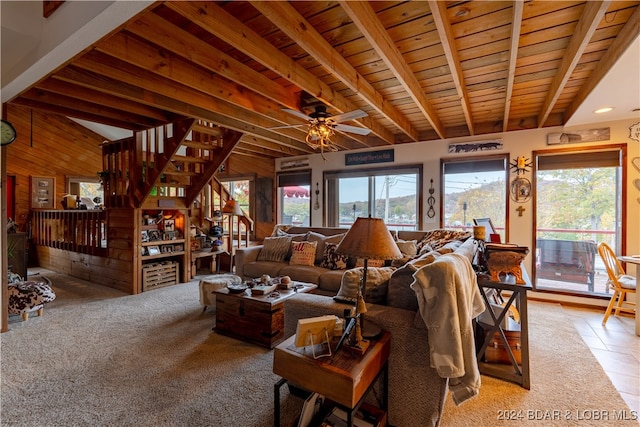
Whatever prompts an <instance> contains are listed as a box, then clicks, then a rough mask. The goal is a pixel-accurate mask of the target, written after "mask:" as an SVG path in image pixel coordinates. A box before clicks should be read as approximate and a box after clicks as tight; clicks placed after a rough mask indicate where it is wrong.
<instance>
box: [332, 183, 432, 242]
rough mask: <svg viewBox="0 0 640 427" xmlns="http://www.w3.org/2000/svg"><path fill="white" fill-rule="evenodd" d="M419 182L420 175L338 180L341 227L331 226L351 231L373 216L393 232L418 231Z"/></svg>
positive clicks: (338, 208) (339, 224) (339, 223)
mask: <svg viewBox="0 0 640 427" xmlns="http://www.w3.org/2000/svg"><path fill="white" fill-rule="evenodd" d="M419 178H420V174H419V173H418V172H410V173H397V174H396V173H393V174H391V173H389V174H380V175H366V176H352V177H341V178H337V179H336V181H337V196H338V197H337V198H338V200H337V201H336V200H334V203H335V206H336V209H337V212H338V215H337V218H338V224H332V225H334V226H340V227H348V226H349V225H351V224H353V223H354V222H355V220H356V218H358V217H365V216H369V215H371V216H373V217H376V218H382V219H383V220H384V222H385V223H386V224H387V227H388V228H389V229H390V230H417V229H418V227H419V223H420V221H419V217H418V216H419V213H418V212H419V210H418V200H419V197H418V179H419ZM336 202H337V203H336Z"/></svg>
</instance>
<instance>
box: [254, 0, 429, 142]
mask: <svg viewBox="0 0 640 427" xmlns="http://www.w3.org/2000/svg"><path fill="white" fill-rule="evenodd" d="M250 3H251V4H252V5H253V7H255V8H256V9H258V10H259V11H260V12H261V13H262V14H263V15H264V16H266V17H267V18H268V19H269V20H270V21H271V22H273V23H274V24H275V25H276V26H277V27H278V28H280V30H282V31H283V32H284V33H286V34H287V35H288V36H289V37H290V38H291V39H292V40H294V41H295V42H296V44H297V45H299V46H300V47H302V48H303V49H304V50H305V51H307V53H309V54H310V55H311V56H313V58H314V59H315V60H316V61H318V62H320V64H322V66H323V67H324V68H326V69H327V70H328V71H329V72H331V73H332V74H333V75H335V76H336V77H337V78H338V79H340V80H341V81H342V82H343V83H344V84H345V85H346V86H347V87H348V88H349V89H351V90H352V91H353V92H354V93H356V94H357V95H358V96H359V97H361V98H362V99H364V100H365V101H367V102H368V103H369V104H370V105H371V106H372V107H373V108H375V109H376V110H378V112H379V113H380V114H382V115H384V116H385V117H386V118H387V119H389V120H390V121H391V122H392V123H393V124H395V125H396V126H397V127H398V129H400V130H401V131H402V132H404V133H405V134H406V135H407V136H409V138H411V139H412V140H413V141H417V140H418V132H417V131H416V130H415V129H414V128H413V126H412V125H411V123H410V122H409V120H407V118H406V117H405V116H403V115H402V114H400V112H399V111H398V110H397V109H396V108H395V107H393V105H392V104H391V103H389V102H387V101H386V100H385V98H384V96H383V95H382V94H381V93H380V92H378V91H377V90H376V89H375V88H374V87H373V86H372V85H371V84H370V83H369V82H368V81H367V80H366V78H365V77H364V76H363V75H361V74H360V73H359V72H358V71H357V70H356V69H355V68H353V66H352V65H351V64H349V62H348V61H347V60H346V59H345V58H344V57H343V56H342V55H340V53H339V52H337V51H336V49H334V48H333V46H331V44H329V42H327V41H326V40H325V38H324V37H322V35H321V34H320V33H319V32H318V31H316V30H315V28H313V25H311V24H310V23H309V22H308V21H307V20H306V19H304V17H303V16H302V15H300V14H299V13H298V12H297V11H296V10H295V9H294V7H293V6H291V4H289V3H285V2H265V1H251V2H250Z"/></svg>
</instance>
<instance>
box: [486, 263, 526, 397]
mask: <svg viewBox="0 0 640 427" xmlns="http://www.w3.org/2000/svg"><path fill="white" fill-rule="evenodd" d="M523 273H524V274H523V278H524V280H525V282H526V284H524V285H517V284H515V277H513V276H511V277H510V278H511V279H513V281H511V280H505V281H501V282H493V281H491V278H490V276H488V275H485V274H478V286H480V290H481V292H480V293H481V294H482V298H483V299H484V302H485V305H486V307H487V309H488V311H489V313H490V315H491V317H492V319H493V322H494V324H493V325H492V326H491V329H490V330H489V331H486V334H485V339H484V343H483V344H482V346H481V347H480V348H479V349H478V350H477V358H478V367H479V368H480V372H481V373H483V374H486V375H490V376H492V377H496V378H500V379H505V380H508V381H512V382H514V383H516V384H519V385H521V386H522V387H524V388H526V389H527V390H529V389H530V387H531V380H530V376H529V321H528V312H527V291H528V290H531V289H532V286H531V282H530V280H529V277H528V276H527V275H526V273H525V272H524V271H523ZM486 288H493V289H495V290H496V291H497V292H498V293H500V292H502V291H510V292H511V296H510V297H509V299H508V300H507V302H506V304H504V305H503V307H502V311H501V312H500V313H498V314H497V315H496V314H494V312H493V310H492V308H491V307H492V305H491V304H490V302H489V299H488V297H487V295H486V293H485V292H484V291H485V289H486ZM513 303H515V304H516V307H517V308H518V311H519V312H520V345H521V352H522V358H521V363H520V364H519V363H517V362H516V358H515V356H514V355H513V351H512V350H511V347H510V346H509V342H508V340H507V337H506V336H505V331H504V330H503V328H502V325H503V320H504V319H505V316H508V313H509V307H511V305H512V304H513ZM494 306H495V305H494ZM496 332H497V333H498V336H499V337H500V339H501V341H502V343H503V344H504V346H505V350H506V352H507V355H508V356H509V360H510V361H511V365H507V364H500V363H488V362H482V361H481V360H482V359H483V357H484V354H485V352H486V349H487V346H488V345H489V342H490V341H491V340H492V338H493V336H494V334H495V333H496Z"/></svg>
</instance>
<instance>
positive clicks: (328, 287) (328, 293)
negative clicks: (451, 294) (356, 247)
mask: <svg viewBox="0 0 640 427" xmlns="http://www.w3.org/2000/svg"><path fill="white" fill-rule="evenodd" d="M308 230H309V229H308V228H304V229H303V228H293V229H289V230H287V232H288V233H290V234H303V232H305V231H308ZM314 230H315V231H314V232H316V233H319V232H321V231H323V232H324V233H326V234H325V235H336V234H341V232H342V233H344V231H345V230H343V229H314ZM329 233H333V234H329ZM428 235H432V237H433V240H431V241H430V243H424V244H423V245H422V247H421V248H420V249H421V250H422V249H424V250H423V251H422V252H423V253H422V254H420V251H418V253H417V254H415V255H413V256H411V255H407V256H406V258H405V259H403V260H399V261H396V262H395V264H394V265H392V266H387V267H381V268H385V269H391V270H392V272H391V274H390V277H389V278H388V280H386V282H385V283H376V286H375V287H374V288H375V290H376V291H377V293H374V294H373V296H375V297H376V298H377V299H376V300H377V301H378V302H379V303H372V302H371V301H372V299H371V298H370V297H371V296H372V294H370V289H369V287H370V286H369V285H370V283H369V280H367V301H368V302H367V310H368V311H367V313H366V321H369V322H374V323H376V324H377V325H378V326H380V327H381V328H382V329H384V330H387V331H389V332H391V337H392V338H391V353H390V356H389V357H390V358H389V412H388V416H389V423H390V424H391V425H395V426H398V427H403V426H437V425H439V423H440V419H441V417H442V411H443V408H444V403H445V398H446V396H447V392H448V381H449V380H448V379H447V378H442V377H441V376H440V375H439V374H438V372H437V371H436V369H434V368H433V367H432V366H431V357H430V344H429V335H428V331H427V329H426V327H425V324H424V321H423V319H422V316H421V314H420V311H419V304H418V300H417V298H416V293H415V291H414V290H413V289H412V288H411V287H410V286H411V284H412V283H413V281H414V278H413V273H415V272H416V271H417V269H419V268H421V267H423V266H425V265H428V264H429V263H431V262H433V260H434V259H436V258H437V257H438V256H439V254H442V253H447V252H451V251H454V252H455V253H457V254H461V255H463V256H464V257H466V258H467V259H469V260H471V258H472V257H473V254H474V249H475V248H474V243H473V239H468V238H467V239H466V240H465V236H464V235H463V234H456V233H450V232H446V231H442V233H440V231H435V232H433V231H432V232H426V231H424V232H421V231H412V232H399V233H398V234H397V235H396V238H397V239H400V241H401V242H402V241H405V242H406V241H414V240H415V241H417V242H421V241H422V240H423V239H424V238H425V236H427V237H428ZM443 236H447V237H444V238H443ZM452 237H457V238H452ZM458 239H461V240H465V241H464V243H463V242H462V241H461V240H458ZM427 244H428V245H429V247H426V246H425V245H427ZM399 247H400V245H399ZM416 249H417V248H416ZM429 249H432V250H429ZM434 249H435V250H434ZM259 250H260V249H259V248H257V249H256V248H255V247H254V248H246V249H243V250H242V252H244V253H243V254H242V255H240V256H239V257H238V256H237V258H236V263H237V264H236V268H237V269H238V270H237V271H236V272H237V274H239V275H241V276H244V277H256V276H259V275H260V274H261V273H264V272H268V274H271V275H278V274H287V275H290V276H291V277H292V278H293V279H294V280H305V281H312V282H314V283H317V284H318V285H319V290H318V293H315V294H306V293H305V294H298V295H295V296H294V297H292V298H290V299H287V300H286V301H285V304H284V306H285V314H284V319H285V337H289V336H291V335H293V334H295V331H296V327H297V322H298V319H302V318H308V317H315V316H322V315H326V314H335V315H336V316H339V317H342V316H343V314H344V310H345V308H350V307H351V306H352V305H351V304H345V303H344V301H342V300H341V299H340V298H338V296H339V294H340V293H341V292H342V291H343V289H342V288H343V287H344V286H342V287H341V284H342V285H344V283H341V281H343V280H342V279H341V276H342V277H346V276H347V275H348V272H349V271H353V270H350V269H344V270H331V269H329V268H323V267H319V266H317V265H315V266H313V267H311V266H308V267H306V268H302V269H300V270H298V268H297V267H299V266H295V265H294V266H291V265H288V264H287V263H286V262H285V261H282V262H280V263H274V262H265V261H258V260H257V256H258V251H259ZM381 268H378V267H369V272H370V274H371V272H375V271H377V270H380V269H381ZM368 277H369V275H368ZM380 294H384V296H383V297H381V295H380ZM380 396H382V394H381V391H380V390H378V392H377V393H374V394H372V393H370V394H369V395H368V396H367V400H368V401H369V402H370V403H372V404H374V405H376V406H379V404H380V402H378V401H377V400H378V399H379V398H380ZM376 398H378V399H376Z"/></svg>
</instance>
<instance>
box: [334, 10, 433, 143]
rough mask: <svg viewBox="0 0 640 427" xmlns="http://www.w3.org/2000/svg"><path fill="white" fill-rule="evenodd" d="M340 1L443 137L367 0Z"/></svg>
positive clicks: (429, 108)
mask: <svg viewBox="0 0 640 427" xmlns="http://www.w3.org/2000/svg"><path fill="white" fill-rule="evenodd" d="M339 3H340V5H341V6H342V8H343V9H344V10H345V11H346V12H347V14H348V15H349V17H350V18H351V20H352V21H353V23H354V24H356V26H357V27H358V29H359V30H360V32H362V34H363V35H364V36H365V38H366V39H367V40H368V41H369V43H370V44H371V46H372V47H373V48H374V49H375V51H376V52H377V53H378V55H380V57H381V58H382V59H383V60H384V62H385V64H387V67H389V69H390V70H391V71H392V72H393V74H394V76H395V77H396V78H397V79H398V80H399V81H400V82H401V83H402V86H403V87H404V88H405V90H406V91H407V92H408V94H409V96H410V97H411V99H413V101H414V102H415V103H416V105H417V106H418V108H420V111H422V114H424V116H425V117H426V118H427V120H428V121H429V123H430V124H431V126H432V127H433V129H434V130H435V131H436V133H437V134H438V135H439V136H440V138H444V137H445V133H444V128H443V127H442V124H441V123H440V119H439V118H438V115H437V113H436V111H435V109H434V108H433V106H432V105H431V103H430V102H429V100H428V99H427V97H426V95H425V93H424V91H423V90H422V87H421V86H420V82H418V79H417V78H416V77H415V75H414V73H413V71H411V68H410V67H409V65H408V64H407V62H406V61H405V59H404V58H403V57H402V54H401V53H400V52H399V51H398V48H397V47H396V46H395V43H394V41H393V40H392V39H391V37H390V36H389V33H388V32H387V31H386V29H385V28H384V26H383V25H382V23H381V22H380V20H379V19H378V17H377V16H376V13H375V11H374V10H373V9H372V8H371V6H370V5H369V4H368V3H366V2H353V1H341V2H339Z"/></svg>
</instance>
